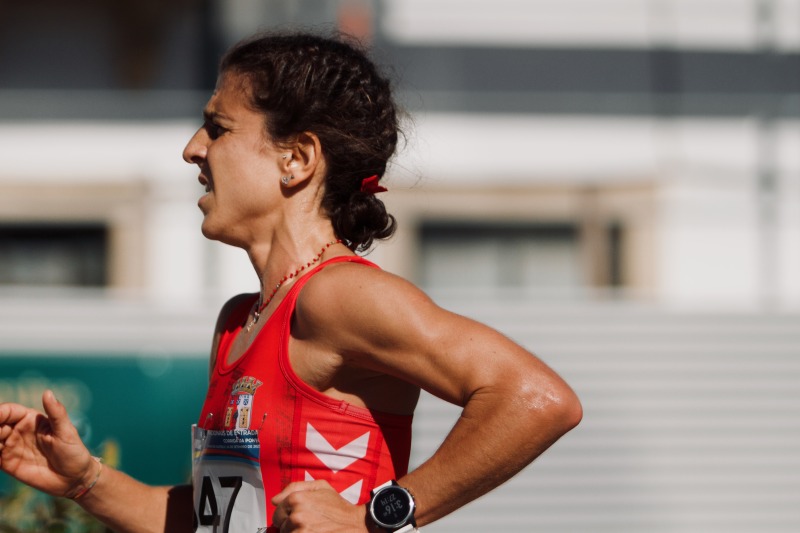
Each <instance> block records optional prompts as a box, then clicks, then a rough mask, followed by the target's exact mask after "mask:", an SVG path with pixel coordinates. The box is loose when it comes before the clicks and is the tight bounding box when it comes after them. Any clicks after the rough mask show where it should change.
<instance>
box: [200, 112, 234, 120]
mask: <svg viewBox="0 0 800 533" xmlns="http://www.w3.org/2000/svg"><path fill="white" fill-rule="evenodd" d="M218 118H221V119H222V120H228V121H230V120H231V117H229V116H228V115H225V114H224V113H219V112H218V111H209V110H208V109H204V110H203V120H205V121H206V122H213V121H214V119H218Z"/></svg>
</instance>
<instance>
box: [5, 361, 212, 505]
mask: <svg viewBox="0 0 800 533" xmlns="http://www.w3.org/2000/svg"><path fill="white" fill-rule="evenodd" d="M207 376H208V361H207V359H206V357H204V356H197V357H194V356H191V357H187V356H185V355H170V354H160V355H159V356H152V355H148V356H146V357H138V356H135V355H131V356H119V355H114V356H109V357H108V358H101V357H97V356H88V357H87V356H84V355H81V354H63V355H62V354H59V355H41V356H40V355H30V354H25V355H23V354H9V353H7V354H0V401H3V402H6V401H13V402H19V403H23V404H25V405H28V406H31V407H36V408H38V409H40V410H41V409H42V407H41V397H42V393H43V392H44V390H46V389H48V388H49V389H52V390H53V391H54V392H55V394H56V397H57V398H58V399H59V400H60V401H61V402H62V403H63V404H64V405H65V406H66V407H67V410H68V412H69V413H70V418H71V419H72V421H73V423H74V424H75V425H76V427H77V428H78V431H79V432H80V433H81V436H82V438H83V439H84V442H85V443H86V445H87V446H88V447H89V449H90V450H91V451H92V452H93V453H95V454H101V453H102V452H103V450H104V449H105V448H106V445H111V448H112V449H113V451H114V454H115V456H116V454H117V453H118V454H119V455H118V461H119V464H118V466H119V468H120V469H121V470H123V471H125V472H127V473H128V474H130V475H132V476H133V477H135V478H137V479H139V480H141V481H143V482H145V483H150V484H160V485H161V484H180V483H187V482H189V480H190V474H191V429H190V428H191V425H192V423H194V422H195V421H196V418H197V415H198V413H199V412H200V408H201V407H202V401H203V398H204V396H205V390H206V386H207V383H208V377H207ZM8 484H9V478H8V476H5V475H4V474H0V491H2V492H5V490H6V489H7V487H8Z"/></svg>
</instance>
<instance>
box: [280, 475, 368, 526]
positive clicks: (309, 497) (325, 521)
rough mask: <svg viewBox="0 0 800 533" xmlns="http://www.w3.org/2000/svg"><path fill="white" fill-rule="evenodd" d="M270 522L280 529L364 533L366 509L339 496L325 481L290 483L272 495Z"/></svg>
mask: <svg viewBox="0 0 800 533" xmlns="http://www.w3.org/2000/svg"><path fill="white" fill-rule="evenodd" d="M272 503H273V504H274V505H276V506H277V508H276V509H275V513H274V514H273V515H272V525H273V527H276V528H278V529H280V531H281V533H287V532H290V531H297V532H303V531H307V532H314V533H365V532H366V531H367V526H366V520H365V519H366V509H365V508H364V506H363V505H353V504H351V503H350V502H348V501H347V500H345V499H344V498H342V497H341V496H340V495H339V493H338V492H336V491H335V490H334V489H333V487H331V486H330V484H328V482H327V481H301V482H296V483H290V484H289V485H288V486H287V487H286V488H285V489H283V491H281V492H280V493H279V494H277V495H276V496H275V497H274V498H272Z"/></svg>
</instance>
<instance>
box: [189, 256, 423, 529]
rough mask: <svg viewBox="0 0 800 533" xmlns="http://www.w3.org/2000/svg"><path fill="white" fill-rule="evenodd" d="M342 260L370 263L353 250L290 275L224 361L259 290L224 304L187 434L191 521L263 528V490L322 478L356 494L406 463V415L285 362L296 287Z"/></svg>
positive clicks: (268, 492)
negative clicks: (237, 353)
mask: <svg viewBox="0 0 800 533" xmlns="http://www.w3.org/2000/svg"><path fill="white" fill-rule="evenodd" d="M345 261H347V262H356V263H362V264H365V265H368V266H371V267H375V265H373V264H372V263H370V262H368V261H366V260H364V259H362V258H360V257H337V258H334V259H331V260H329V261H326V262H324V263H322V264H321V265H319V266H317V267H316V268H315V269H313V270H312V271H311V272H309V273H308V274H306V275H305V276H304V277H302V278H300V279H299V280H298V281H297V282H295V284H294V286H293V287H292V288H291V289H290V290H289V292H288V294H287V295H286V297H285V298H284V299H283V301H282V302H281V303H280V304H279V305H278V307H277V308H276V309H275V311H274V312H273V314H272V315H271V316H270V317H269V319H268V320H267V322H266V324H264V326H263V327H262V329H261V331H260V332H259V334H258V336H257V337H256V339H255V340H254V341H253V343H252V344H251V346H250V347H249V348H248V349H247V351H246V352H245V353H244V354H243V355H242V356H241V357H240V358H239V359H238V360H237V361H236V362H234V363H233V364H231V365H229V364H228V363H227V359H228V353H229V351H230V347H231V345H232V343H233V340H234V339H235V337H236V335H237V334H238V333H239V331H240V330H241V329H242V326H243V325H244V323H245V321H246V320H247V318H248V316H249V312H250V309H251V308H252V305H253V303H254V301H255V299H256V297H257V296H256V295H253V298H252V299H246V300H245V301H243V302H242V304H241V305H239V306H238V307H237V308H236V309H234V310H233V311H232V312H231V314H230V316H229V318H228V321H227V324H225V326H224V328H223V333H222V336H221V339H220V343H219V348H218V351H217V354H216V363H215V366H214V368H213V370H212V373H211V378H210V383H209V387H208V393H207V395H206V400H205V403H204V405H203V410H202V411H201V414H200V420H199V422H198V424H197V426H198V427H199V428H200V429H199V430H196V432H195V437H194V445H195V450H194V451H195V453H194V462H195V465H194V466H195V468H194V491H195V520H196V521H198V522H199V528H198V531H206V530H208V531H212V530H214V527H216V526H218V525H220V524H223V523H224V524H225V525H226V526H227V528H226V530H227V531H229V532H231V533H236V532H238V531H248V533H251V532H252V531H256V530H261V531H264V529H262V528H265V527H266V526H268V525H269V524H270V523H271V521H272V513H273V512H274V506H273V505H272V502H271V501H270V500H271V499H272V497H273V496H274V495H276V494H277V493H278V492H280V491H281V490H282V489H283V488H284V487H285V486H286V485H287V484H289V483H291V482H293V481H304V480H314V479H323V480H326V481H328V482H329V483H330V484H331V486H333V488H334V489H336V490H337V491H338V492H339V493H340V494H341V495H342V496H343V497H344V498H345V499H347V500H348V501H350V502H351V503H354V504H361V503H364V502H366V501H367V500H368V499H369V493H370V490H371V489H372V488H374V487H376V486H378V485H380V484H382V483H384V482H386V481H388V480H390V479H397V478H398V477H402V476H403V475H405V473H406V472H407V470H408V460H409V453H410V448H411V420H412V417H411V416H402V415H394V414H388V413H381V412H375V411H370V410H368V409H364V408H361V407H356V406H353V405H350V404H348V403H347V402H344V401H341V400H336V399H333V398H331V397H328V396H326V395H324V394H322V393H320V392H318V391H317V390H315V389H313V388H311V387H310V386H309V385H307V384H306V383H304V382H303V381H302V380H301V379H300V378H299V377H298V376H297V375H296V374H295V373H294V371H293V370H292V368H291V365H290V363H289V350H288V346H289V336H290V325H291V318H292V314H293V312H294V309H295V305H296V302H297V298H298V295H299V294H300V291H301V290H302V288H303V286H304V285H305V284H306V282H308V280H309V279H311V277H312V276H313V275H315V274H316V273H318V272H319V271H320V270H321V269H322V268H325V267H326V266H328V265H330V264H333V263H339V262H345ZM259 478H260V479H259ZM259 483H261V484H262V486H261V487H259V486H258V484H259ZM237 484H238V486H237ZM262 498H263V499H264V501H258V500H261V499H262ZM248 500H249V501H248ZM263 513H265V514H266V516H262V517H258V518H257V519H256V518H255V517H254V516H252V515H253V514H263ZM237 524H240V525H237ZM204 525H205V526H208V529H203V526H204ZM253 526H255V527H253Z"/></svg>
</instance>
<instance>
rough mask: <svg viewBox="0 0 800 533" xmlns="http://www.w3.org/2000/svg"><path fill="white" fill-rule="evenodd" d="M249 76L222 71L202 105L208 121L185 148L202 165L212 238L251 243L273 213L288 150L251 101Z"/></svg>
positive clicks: (203, 201) (203, 206) (202, 204)
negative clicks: (274, 139) (276, 140)
mask: <svg viewBox="0 0 800 533" xmlns="http://www.w3.org/2000/svg"><path fill="white" fill-rule="evenodd" d="M247 98H248V95H247V86H246V81H245V79H244V78H243V77H242V76H240V75H237V74H235V73H223V74H222V75H221V76H220V78H219V81H218V84H217V88H216V90H215V91H214V94H213V95H212V96H211V99H210V100H209V101H208V103H207V104H206V107H205V109H204V110H203V117H204V122H203V125H202V126H201V127H200V128H199V129H198V130H197V132H195V134H194V135H193V136H192V138H191V139H190V140H189V143H188V144H187V145H186V148H185V149H184V151H183V159H184V160H185V161H186V162H187V163H192V164H195V165H197V166H198V168H199V170H200V173H199V176H198V181H199V182H200V184H201V185H202V186H203V187H204V188H205V194H203V195H202V196H201V198H200V199H199V201H198V202H197V205H198V207H199V208H200V210H201V211H202V212H203V223H202V231H203V235H205V236H206V237H207V238H209V239H214V240H219V241H222V242H225V243H227V244H232V245H234V246H241V245H243V244H246V243H247V242H248V240H249V239H250V238H251V237H252V235H253V233H254V231H256V229H257V228H258V227H259V226H260V225H262V224H265V223H267V222H268V219H269V217H270V216H271V214H272V215H274V209H275V207H276V202H278V201H279V200H280V198H281V190H280V178H281V175H282V174H283V172H282V165H285V164H286V158H285V157H282V155H283V156H285V153H286V152H285V151H281V150H280V149H279V148H277V147H276V146H275V145H274V144H273V143H272V142H271V140H270V139H269V138H268V135H267V132H266V129H265V127H264V115H263V114H262V113H260V112H258V111H254V110H253V109H251V107H250V106H248V105H247V103H248V100H247Z"/></svg>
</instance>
